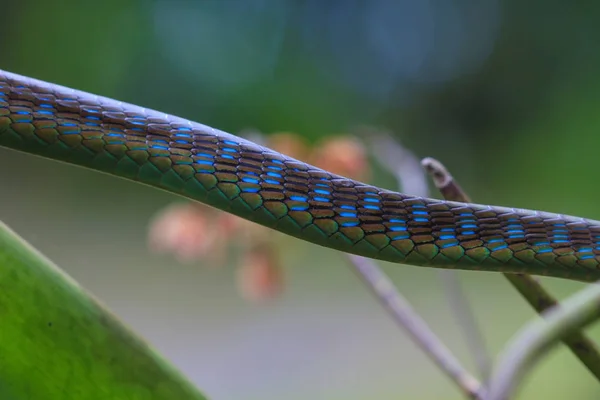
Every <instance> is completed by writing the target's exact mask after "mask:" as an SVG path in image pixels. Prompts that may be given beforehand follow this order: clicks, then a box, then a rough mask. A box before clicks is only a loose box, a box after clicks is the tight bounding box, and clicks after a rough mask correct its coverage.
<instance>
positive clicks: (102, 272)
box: [0, 0, 600, 400]
mask: <svg viewBox="0 0 600 400" xmlns="http://www.w3.org/2000/svg"><path fill="white" fill-rule="evenodd" d="M0 5H1V6H2V14H3V22H2V24H0V45H1V51H0V60H1V64H0V68H2V69H6V70H9V71H11V72H16V73H20V74H24V75H29V76H33V77H36V78H40V79H44V80H48V81H51V82H56V83H60V84H63V85H67V86H70V87H75V88H78V89H82V90H86V91H90V92H93V93H98V94H102V95H106V96H109V97H113V98H118V99H120V100H124V101H128V102H131V103H136V104H139V105H143V106H146V107H150V108H155V109H159V110H161V111H165V112H169V113H172V114H176V115H179V116H182V117H187V118H190V119H193V120H196V121H199V122H202V123H205V124H208V125H210V126H214V127H218V128H220V129H222V130H226V131H229V132H233V133H235V132H239V131H241V130H243V129H246V128H256V129H260V130H261V131H264V132H267V133H268V132H275V131H282V130H286V131H292V132H296V133H299V134H302V135H304V136H306V137H307V138H308V139H309V140H311V141H315V140H317V139H318V138H321V137H323V136H325V135H334V134H339V133H345V132H348V131H350V130H352V129H354V128H355V127H356V126H359V125H369V126H375V127H382V128H388V129H390V130H391V131H393V132H394V134H395V135H396V136H397V138H398V139H400V140H401V141H402V143H403V144H405V145H406V146H407V147H409V148H411V149H412V150H413V151H414V152H415V153H416V154H417V155H418V156H420V157H424V156H434V157H436V158H438V159H440V160H442V161H443V162H444V163H446V164H447V166H448V167H449V168H450V169H451V171H452V172H453V173H454V175H455V176H456V177H457V178H458V179H459V180H460V181H461V183H462V184H463V186H464V187H465V188H466V189H467V190H468V191H469V192H470V194H471V195H472V197H473V198H474V199H475V200H477V202H480V203H490V204H497V205H506V206H514V207H522V208H536V209H543V210H547V211H554V212H560V213H565V214H575V215H581V216H585V217H589V218H593V219H600V209H599V207H598V201H597V199H598V196H599V195H600V185H598V184H596V182H597V181H598V179H597V177H598V170H599V169H600V167H599V166H598V162H597V160H598V156H597V155H598V152H599V150H600V112H598V110H600V107H599V104H600V78H599V75H598V72H597V71H599V70H600V51H598V49H599V47H600V25H598V24H597V21H598V18H599V17H600V3H594V2H559V1H541V0H532V1H528V2H526V3H524V2H520V1H517V0H481V1H479V2H472V1H464V0H435V1H429V2H422V1H418V0H413V1H408V0H396V1H394V0H387V1H386V0H331V1H321V0H305V1H291V0H252V1H250V0H220V1H219V0H205V1H192V0H188V1H183V0H182V1H167V0H154V1H141V0H139V1H125V0H118V1H117V0H105V1H103V2H80V1H75V0H71V1H63V2H51V1H46V0H38V1H33V0H29V1H21V2H17V1H7V0H0ZM374 182H375V183H377V184H381V185H385V186H387V187H393V184H394V183H393V181H392V179H391V178H390V177H388V176H384V175H382V176H376V179H375V180H374ZM0 187H2V197H1V199H0V203H1V205H2V206H1V207H0V219H2V220H3V221H5V222H7V223H8V224H9V225H10V226H11V227H13V228H14V229H15V230H16V231H17V232H19V233H20V234H21V235H23V236H24V237H25V238H26V239H27V240H29V241H30V242H31V243H32V244H33V245H34V246H36V247H37V248H39V249H40V250H41V251H42V252H44V253H45V254H46V255H48V256H49V257H50V258H51V259H52V260H54V261H55V262H56V263H57V264H58V265H60V266H61V267H62V268H64V269H65V270H66V271H67V272H68V273H69V274H71V275H72V276H73V277H74V278H75V279H77V280H78V281H79V282H81V283H82V284H83V285H84V286H85V287H87V288H88V289H90V290H91V291H92V292H93V293H95V294H96V295H97V296H98V297H100V298H101V299H102V300H103V301H104V302H105V303H106V304H107V305H108V306H109V307H110V308H111V309H112V310H114V311H115V313H116V314H118V315H119V316H120V317H121V318H123V319H124V320H125V321H126V322H127V323H128V324H130V325H131V326H133V328H134V329H136V330H137V331H138V332H140V333H141V334H142V335H143V336H145V337H146V338H147V339H148V340H149V341H150V342H151V343H153V344H154V345H155V346H156V347H157V348H158V349H159V350H161V351H162V352H163V353H164V354H165V355H166V356H167V357H168V358H169V359H170V360H172V361H173V363H174V364H176V365H177V366H178V367H179V368H181V369H182V370H183V371H184V372H185V373H186V374H187V375H188V376H189V377H190V378H191V379H192V380H193V381H194V382H195V383H197V385H198V386H199V387H200V388H201V389H202V390H203V391H204V392H205V393H206V394H207V395H209V396H210V397H211V398H212V399H215V400H234V399H257V400H258V399H261V400H268V399H281V398H284V399H288V400H295V399H307V398H310V399H345V400H350V399H375V398H376V399H381V400H385V399H397V398H402V399H442V400H446V399H447V400H450V399H460V398H461V396H460V394H459V392H458V391H457V390H456V389H455V388H454V387H453V385H452V384H451V383H449V381H448V380H447V379H446V378H445V376H444V375H443V374H442V373H441V372H440V371H438V370H437V369H436V368H435V367H434V366H433V365H432V363H431V362H430V361H429V360H428V359H427V358H426V357H425V356H424V355H423V354H421V352H420V351H419V350H418V349H416V348H415V346H414V345H413V344H412V343H411V342H410V341H409V340H408V339H407V338H406V336H405V335H404V334H403V333H402V332H400V331H399V330H398V329H397V328H396V327H395V326H394V324H393V322H392V321H391V320H390V319H389V318H388V317H387V316H386V314H385V312H384V311H383V310H382V309H381V308H380V307H379V306H378V304H377V303H376V302H375V301H374V299H373V298H372V296H371V295H370V293H368V292H367V291H366V290H365V289H364V288H363V286H362V284H361V283H360V282H359V280H358V279H356V277H355V275H354V274H353V273H352V271H351V270H349V269H348V268H347V265H346V264H345V261H344V259H343V258H342V257H340V255H339V254H338V253H336V252H334V251H331V250H326V249H323V248H317V247H314V246H310V245H309V244H306V243H303V242H298V241H295V240H293V239H290V238H283V237H282V238H281V239H280V240H279V241H278V242H277V245H278V246H281V249H282V250H283V253H284V266H285V272H286V291H285V293H284V294H283V296H282V297H281V298H279V299H278V300H276V301H274V302H272V303H270V304H268V305H257V304H252V303H248V302H246V301H244V300H243V299H242V298H241V297H240V296H239V295H238V293H237V291H236V287H235V284H234V268H233V267H231V268H224V269H211V268H204V267H207V265H202V263H197V264H193V265H180V264H178V263H177V262H175V261H174V260H173V259H172V258H171V257H169V256H165V257H156V256H155V255H152V254H151V253H150V252H149V251H148V250H147V244H146V234H147V227H148V221H149V219H150V218H151V217H152V216H153V215H154V214H155V213H156V212H158V211H159V210H160V209H161V208H162V207H164V206H166V205H168V204H170V203H171V202H173V201H180V199H177V198H175V197H174V196H171V195H169V194H167V193H163V192H160V191H157V190H153V189H151V188H148V187H144V186H141V185H136V184H134V183H130V182H127V181H124V180H120V179H116V178H114V177H111V176H106V175H102V174H98V173H94V172H92V171H87V170H83V169H79V168H74V167H71V166H68V165H63V164H61V163H57V162H51V161H47V160H44V159H39V158H35V157H32V156H28V155H24V154H18V153H15V152H12V151H7V150H4V149H0ZM384 268H385V270H386V272H388V273H389V274H390V275H391V277H392V278H393V279H394V281H395V282H396V283H397V284H398V286H399V288H400V289H401V290H402V292H403V293H404V294H405V295H406V296H407V297H408V298H409V299H410V300H411V302H412V303H413V304H414V305H415V307H416V308H417V309H418V310H419V311H420V312H421V313H422V314H423V316H424V317H425V318H426V319H427V320H428V321H429V322H430V323H431V325H432V327H433V328H434V329H435V330H436V331H438V332H440V334H442V335H443V338H444V340H445V341H446V342H447V344H448V345H449V346H450V347H451V348H453V349H455V350H456V352H457V354H458V355H459V356H460V357H461V358H462V359H463V360H465V362H466V363H467V364H468V365H472V363H471V358H470V357H469V354H468V352H467V350H466V346H465V344H464V341H463V339H462V338H461V334H460V330H459V329H458V326H457V322H456V321H454V320H453V319H452V317H451V316H450V313H449V310H448V306H447V301H446V299H445V297H444V294H443V292H442V290H441V285H440V280H441V278H440V274H439V272H438V271H435V270H424V269H418V268H412V267H402V266H397V265H391V264H385V265H384ZM460 277H461V279H462V280H463V283H464V286H465V289H466V291H467V294H468V295H469V296H470V297H471V298H472V299H473V306H474V308H475V310H476V312H477V315H478V317H479V318H480V320H481V323H482V325H483V330H484V333H485V335H486V338H487V340H488V343H489V345H490V348H491V350H492V351H493V352H494V353H496V352H498V351H499V350H500V349H501V348H502V346H503V345H504V343H505V342H506V341H507V340H508V339H509V338H510V337H511V335H512V334H513V333H514V332H515V331H516V330H517V329H518V328H519V327H520V326H521V325H522V324H523V323H525V322H526V321H528V320H529V319H530V318H532V317H533V316H534V314H533V312H532V311H531V310H530V309H529V307H528V306H527V305H525V303H524V302H523V301H522V300H521V299H520V298H519V297H518V295H517V294H516V293H514V291H513V290H512V288H511V287H509V286H508V284H507V283H506V282H505V280H504V279H503V278H502V277H501V276H499V275H495V274H487V273H461V274H460ZM544 281H545V283H547V285H548V287H549V288H551V289H552V290H553V291H554V292H555V293H556V294H557V295H559V296H561V297H563V296H566V295H568V294H569V293H572V292H573V291H575V290H577V289H579V288H581V287H582V285H580V284H577V283H572V282H563V281H558V280H551V279H546V280H544ZM590 334H591V335H593V336H594V337H595V338H597V339H598V340H600V329H598V327H596V328H595V329H594V328H592V329H590ZM566 396H570V397H572V398H577V399H592V398H598V397H600V389H599V388H598V384H597V382H595V381H594V380H593V378H592V377H591V376H590V375H589V374H588V372H587V371H586V370H585V369H584V368H583V367H582V366H581V365H580V364H579V362H578V361H577V360H575V359H574V357H573V356H572V355H571V354H570V353H569V352H568V351H566V350H565V349H564V348H562V347H561V348H559V349H557V350H556V351H553V352H552V353H551V355H550V357H548V358H547V359H545V361H544V363H543V364H542V365H541V367H540V368H537V369H536V370H535V372H534V373H533V374H531V375H530V376H529V377H528V379H527V382H526V385H525V386H524V387H523V389H522V391H521V392H520V397H519V398H522V399H534V398H544V399H564V398H566Z"/></svg>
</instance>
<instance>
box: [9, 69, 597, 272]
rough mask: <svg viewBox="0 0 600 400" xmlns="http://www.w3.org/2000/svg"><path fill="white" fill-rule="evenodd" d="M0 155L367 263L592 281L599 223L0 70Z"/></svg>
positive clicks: (595, 268) (595, 269)
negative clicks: (411, 186)
mask: <svg viewBox="0 0 600 400" xmlns="http://www.w3.org/2000/svg"><path fill="white" fill-rule="evenodd" d="M0 146H3V147H8V148H12V149H16V150H20V151H24V152H27V153H32V154H36V155H39V156H42V157H46V158H51V159H56V160H60V161H64V162H68V163H72V164H77V165H80V166H84V167H88V168H92V169H95V170H99V171H103V172H107V173H110V174H114V175H117V176H120V177H124V178H128V179H131V180H135V181H139V182H142V183H145V184H148V185H152V186H156V187H159V188H162V189H165V190H168V191H170V192H174V193H177V194H180V195H183V196H185V197H188V198H190V199H193V200H197V201H200V202H202V203H206V204H209V205H211V206H214V207H216V208H218V209H221V210H224V211H227V212H230V213H233V214H235V215H238V216H240V217H242V218H245V219H247V220H251V221H254V222H257V223H259V224H261V225H264V226H266V227H269V228H272V229H275V230H278V231H280V232H283V233H286V234H288V235H292V236H295V237H297V238H300V239H304V240H307V241H309V242H312V243H316V244H318V245H322V246H325V247H329V248H333V249H337V250H341V251H344V252H348V253H353V254H357V255H361V256H365V257H370V258H375V259H381V260H386V261H391V262H395V263H402V264H410V265H416V266H429V267H438V268H456V269H467V270H484V271H498V272H499V271H501V272H508V273H527V274H534V275H547V276H554V277H561V278H567V279H573V280H580V281H594V280H598V279H600V265H599V264H600V222H597V221H592V220H588V219H584V218H577V217H570V216H564V215H558V214H552V213H546V212H541V211H530V210H522V209H514V208H505V207H496V206H489V205H479V204H467V203H458V202H450V201H442V200H435V199H428V198H422V197H415V196H410V195H407V194H402V193H396V192H393V191H389V190H385V189H381V188H378V187H374V186H371V185H368V184H365V183H361V182H357V181H355V180H352V179H348V178H344V177H341V176H337V175H335V174H332V173H329V172H327V171H324V170H321V169H319V168H316V167H314V166H311V165H309V164H306V163H304V162H301V161H298V160H295V159H292V158H290V157H287V156H285V155H283V154H280V153H278V152H275V151H273V150H270V149H268V148H265V147H262V146H259V145H257V144H255V143H252V142H250V141H248V140H245V139H242V138H239V137H237V136H234V135H231V134H228V133H225V132H222V131H219V130H216V129H213V128H210V127H208V126H205V125H201V124H198V123H195V122H192V121H189V120H186V119H182V118H178V117H174V116H171V115H167V114H164V113H160V112H157V111H153V110H149V109H146V108H142V107H138V106H134V105H131V104H127V103H123V102H120V101H115V100H112V99H108V98H106V97H101V96H96V95H92V94H89V93H85V92H82V91H78V90H74V89H69V88H66V87H63V86H58V85H54V84H51V83H47V82H43V81H40V80H36V79H32V78H28V77H24V76H20V75H17V74H13V73H10V72H6V71H2V70H0Z"/></svg>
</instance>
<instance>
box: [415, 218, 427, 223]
mask: <svg viewBox="0 0 600 400" xmlns="http://www.w3.org/2000/svg"><path fill="white" fill-rule="evenodd" d="M414 221H415V222H429V220H428V219H427V218H414Z"/></svg>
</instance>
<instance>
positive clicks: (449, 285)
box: [440, 270, 492, 380]
mask: <svg viewBox="0 0 600 400" xmlns="http://www.w3.org/2000/svg"><path fill="white" fill-rule="evenodd" d="M440 275H441V277H442V281H443V284H444V289H445V292H446V293H447V294H448V296H447V297H448V302H449V305H448V306H449V307H450V309H451V310H453V312H454V314H455V315H456V320H457V321H458V322H459V324H460V327H461V328H462V331H463V332H464V338H465V342H466V343H467V346H469V348H470V349H471V354H472V356H473V358H474V361H475V364H476V365H477V370H478V371H479V376H480V378H481V379H483V380H487V379H488V378H489V377H490V373H491V370H492V359H491V357H490V354H489V352H488V351H487V346H486V343H485V339H484V336H483V334H482V333H481V330H480V329H479V324H478V323H477V319H476V318H475V312H474V311H473V308H472V307H471V303H470V302H469V299H468V298H467V296H466V294H465V291H464V290H463V289H462V286H461V282H460V279H459V275H458V274H457V273H456V271H452V270H441V271H440Z"/></svg>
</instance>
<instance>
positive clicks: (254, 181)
mask: <svg viewBox="0 0 600 400" xmlns="http://www.w3.org/2000/svg"><path fill="white" fill-rule="evenodd" d="M242 181H243V182H247V183H254V184H258V182H259V180H258V179H256V178H248V177H243V178H242Z"/></svg>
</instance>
